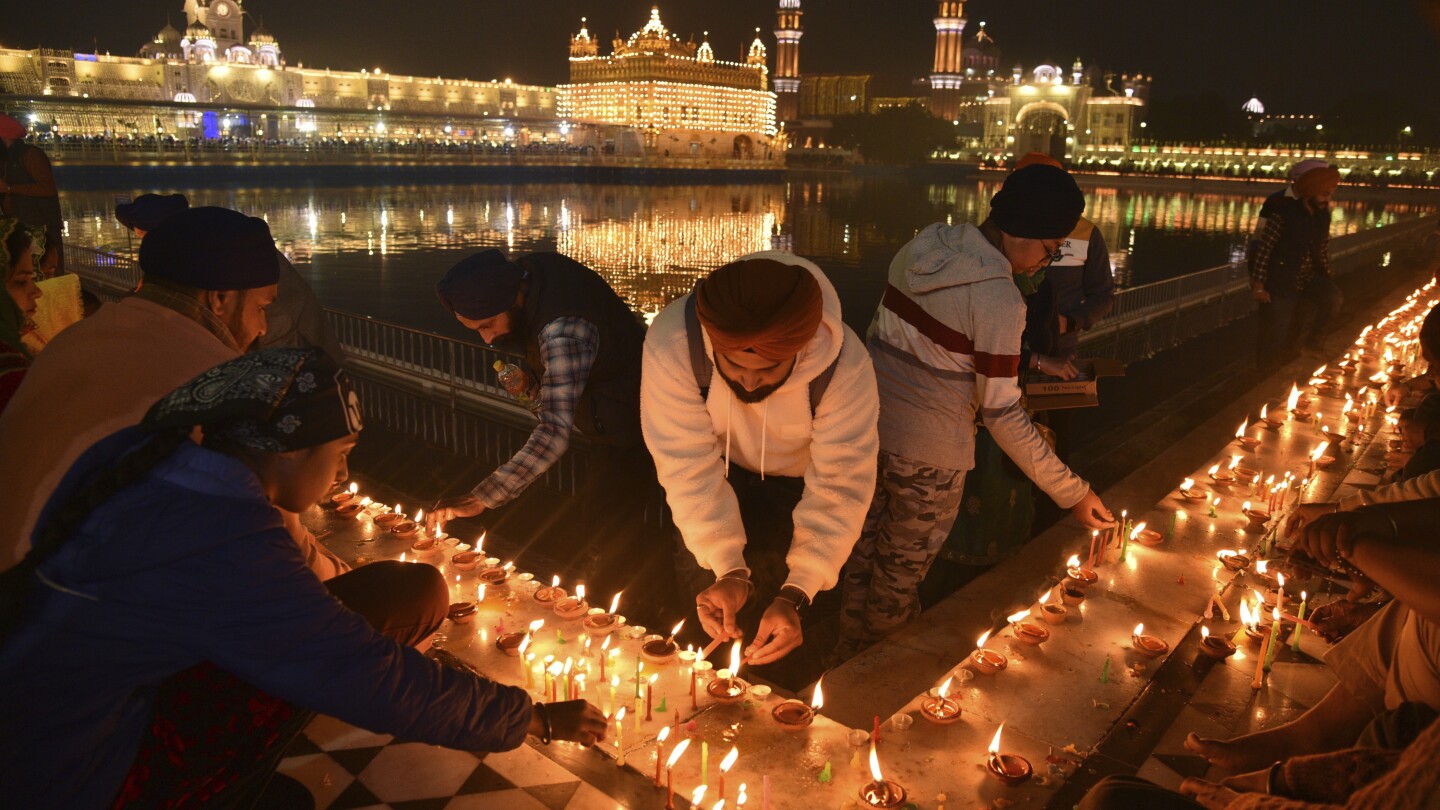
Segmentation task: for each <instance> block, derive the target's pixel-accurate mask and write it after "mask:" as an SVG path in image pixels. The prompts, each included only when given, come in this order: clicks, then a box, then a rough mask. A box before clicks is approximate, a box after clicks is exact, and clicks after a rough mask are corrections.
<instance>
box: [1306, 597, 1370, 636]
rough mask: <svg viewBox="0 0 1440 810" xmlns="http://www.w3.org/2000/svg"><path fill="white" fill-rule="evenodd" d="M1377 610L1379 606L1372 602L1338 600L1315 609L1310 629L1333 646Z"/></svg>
mask: <svg viewBox="0 0 1440 810" xmlns="http://www.w3.org/2000/svg"><path fill="white" fill-rule="evenodd" d="M1379 609H1380V605H1378V604H1376V603H1373V602H1352V601H1350V600H1349V599H1340V600H1337V601H1334V602H1331V603H1329V604H1327V605H1321V606H1320V607H1318V608H1315V612H1314V613H1312V614H1310V624H1311V625H1312V627H1311V629H1313V630H1314V631H1315V634H1316V635H1317V636H1319V637H1320V638H1323V639H1325V640H1326V641H1328V642H1330V643H1331V644H1334V643H1335V642H1337V641H1339V640H1340V639H1342V638H1344V637H1345V636H1347V635H1349V634H1350V631H1351V630H1354V629H1355V628H1357V627H1359V626H1360V625H1362V624H1364V623H1365V620H1366V619H1368V618H1370V617H1371V616H1374V615H1375V612H1376V611H1378V610H1379Z"/></svg>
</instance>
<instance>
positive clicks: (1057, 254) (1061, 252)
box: [1040, 240, 1065, 265]
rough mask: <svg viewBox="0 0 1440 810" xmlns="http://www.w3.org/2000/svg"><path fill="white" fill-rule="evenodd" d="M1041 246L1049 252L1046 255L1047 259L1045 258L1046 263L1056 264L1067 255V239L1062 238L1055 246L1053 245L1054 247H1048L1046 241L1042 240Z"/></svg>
mask: <svg viewBox="0 0 1440 810" xmlns="http://www.w3.org/2000/svg"><path fill="white" fill-rule="evenodd" d="M1040 247H1041V248H1044V250H1045V251H1046V252H1047V256H1046V259H1045V264H1047V265H1050V264H1054V263H1055V262H1058V261H1060V260H1061V259H1062V258H1064V257H1065V241H1064V240H1061V241H1060V242H1059V243H1058V244H1056V245H1055V247H1053V248H1050V247H1046V246H1045V243H1044V242H1041V243H1040Z"/></svg>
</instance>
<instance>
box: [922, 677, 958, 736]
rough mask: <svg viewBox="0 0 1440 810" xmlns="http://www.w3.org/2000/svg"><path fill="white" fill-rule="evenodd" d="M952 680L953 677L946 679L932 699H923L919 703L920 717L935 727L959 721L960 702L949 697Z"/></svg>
mask: <svg viewBox="0 0 1440 810" xmlns="http://www.w3.org/2000/svg"><path fill="white" fill-rule="evenodd" d="M952 680H954V677H953V676H951V677H949V678H946V679H945V683H942V684H940V688H939V689H937V690H935V695H934V696H933V697H925V698H923V699H921V701H920V716H921V717H924V718H925V719H926V720H929V721H930V722H932V723H934V724H935V725H937V726H948V725H950V724H951V723H953V722H955V721H956V720H959V719H960V701H958V700H953V699H951V697H950V682H951V681H952Z"/></svg>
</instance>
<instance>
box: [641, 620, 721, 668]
mask: <svg viewBox="0 0 1440 810" xmlns="http://www.w3.org/2000/svg"><path fill="white" fill-rule="evenodd" d="M684 626H685V620H684V619H681V620H680V623H679V624H677V625H675V627H674V628H672V629H671V630H670V637H669V638H662V637H660V636H646V637H645V640H644V642H643V643H642V644H641V645H640V657H641V658H644V659H645V660H646V661H649V662H650V663H652V664H668V663H670V662H671V661H674V660H675V656H676V655H677V654H679V652H680V645H679V644H676V643H675V637H676V636H678V635H679V634H680V628H682V627H684ZM735 646H736V648H737V649H738V648H739V646H740V643H739V642H738V641H737V642H736V643H735Z"/></svg>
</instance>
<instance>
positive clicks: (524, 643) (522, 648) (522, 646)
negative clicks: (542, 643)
mask: <svg viewBox="0 0 1440 810" xmlns="http://www.w3.org/2000/svg"><path fill="white" fill-rule="evenodd" d="M529 646H530V634H529V633H526V634H525V637H524V638H522V639H520V647H519V654H520V655H524V654H525V648H526V647H529ZM532 655H533V653H532Z"/></svg>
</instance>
